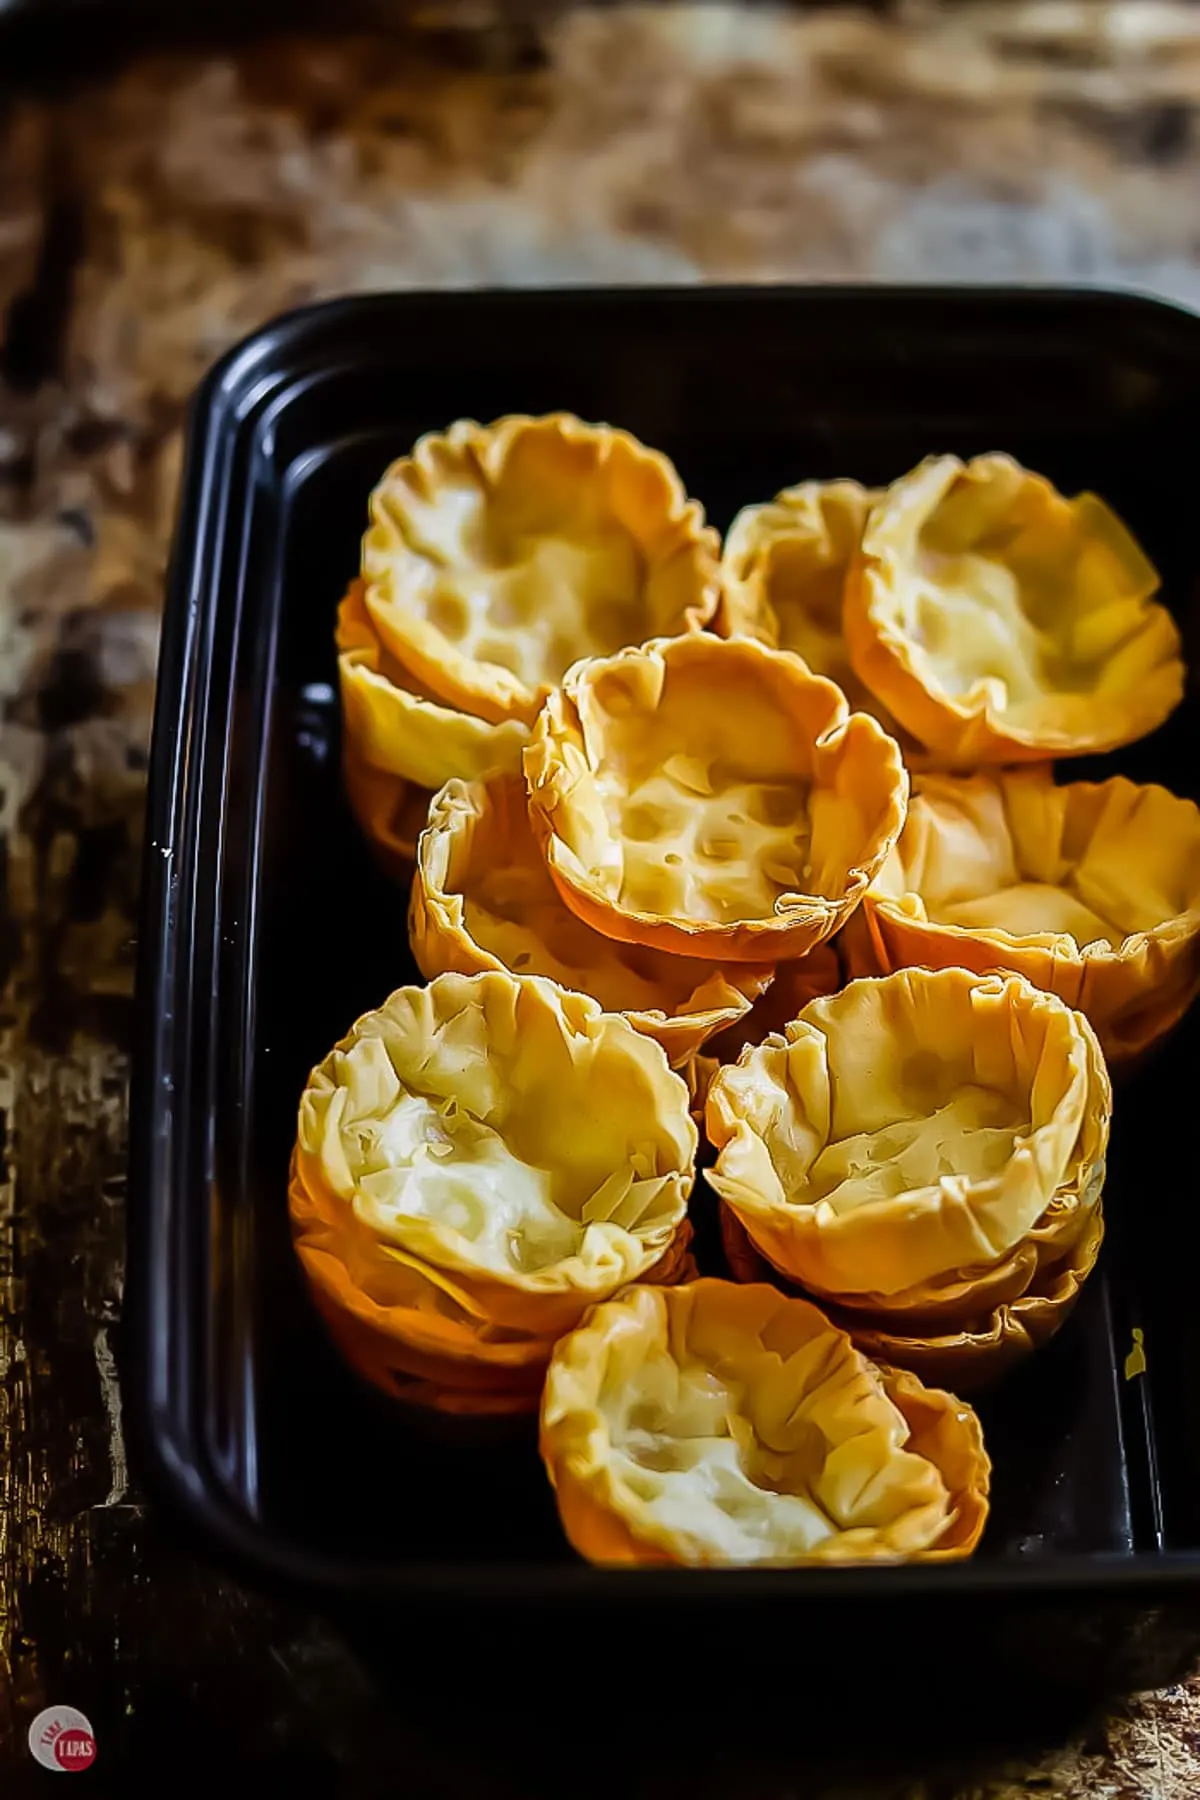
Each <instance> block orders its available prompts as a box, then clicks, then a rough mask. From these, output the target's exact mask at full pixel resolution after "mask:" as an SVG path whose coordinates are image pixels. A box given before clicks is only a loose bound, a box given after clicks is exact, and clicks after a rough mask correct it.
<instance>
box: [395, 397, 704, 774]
mask: <svg viewBox="0 0 1200 1800" xmlns="http://www.w3.org/2000/svg"><path fill="white" fill-rule="evenodd" d="M718 553H719V542H718V539H717V535H716V533H715V532H714V531H713V530H712V529H711V527H709V526H707V525H706V524H705V522H704V513H703V509H702V508H701V507H700V505H699V503H698V502H697V501H695V500H689V499H688V497H687V495H686V493H685V492H684V489H683V484H682V483H681V481H680V479H679V476H678V475H677V473H676V471H675V469H674V467H673V466H672V464H671V463H670V462H669V461H668V460H667V458H666V457H665V456H663V455H661V454H660V453H659V452H658V451H657V450H650V449H648V448H647V447H646V446H645V445H644V444H640V443H639V442H638V441H637V439H636V438H633V437H631V436H630V435H629V433H628V432H625V431H615V430H613V429H612V428H611V427H610V426H607V425H585V424H584V423H583V422H582V421H581V420H579V419H576V418H574V417H572V416H571V415H570V414H569V413H553V414H551V415H549V416H548V417H545V418H526V417H523V416H512V417H509V418H504V419H500V420H498V421H497V422H496V423H495V424H494V425H486V426H485V425H477V424H475V423H474V422H473V421H472V420H470V419H461V420H459V421H458V422H457V424H454V425H452V426H451V427H450V429H449V431H447V432H444V433H441V432H433V433H430V434H429V435H428V436H426V437H423V438H421V439H420V441H419V442H418V443H417V445H416V447H415V448H414V450H413V451H412V453H411V455H409V456H405V457H401V458H400V460H399V461H398V462H395V463H393V464H392V466H391V467H390V468H389V469H388V471H387V473H386V474H385V475H384V477H383V479H382V481H381V482H380V483H379V485H378V487H377V488H376V489H375V491H374V493H373V494H372V496H371V524H370V528H369V530H368V531H367V534H366V536H365V538H364V539H363V549H362V573H363V577H364V579H365V582H366V602H367V608H368V611H369V612H370V615H371V618H372V620H373V621H374V623H375V626H376V627H377V629H378V631H379V634H380V636H381V638H382V639H383V642H384V643H385V645H386V646H387V648H388V649H389V650H390V651H391V653H392V654H393V655H394V656H395V657H396V658H397V659H398V660H399V661H400V662H401V663H402V664H403V666H404V667H405V668H406V669H410V670H412V671H413V673H414V674H415V675H416V676H417V677H418V678H419V679H420V680H421V681H424V682H426V683H428V685H429V687H430V688H431V689H432V690H433V691H434V692H435V693H437V694H438V695H440V696H441V697H442V699H443V700H444V701H446V702H447V703H448V704H450V705H452V706H459V707H462V708H464V709H465V710H466V711H468V712H471V713H475V714H478V715H479V716H480V717H481V718H484V719H491V720H493V721H502V720H505V719H517V720H523V721H524V722H525V723H526V724H531V723H532V722H533V720H534V718H535V717H536V715H537V711H538V708H539V707H540V706H541V704H542V701H543V700H544V699H545V698H546V696H547V695H548V694H549V693H550V692H551V690H552V689H553V688H554V687H556V686H557V685H558V683H559V682H560V681H561V679H562V677H563V675H564V674H565V673H566V671H567V669H568V668H569V667H570V666H571V664H572V663H574V662H576V661H578V659H579V658H580V657H582V656H607V655H609V654H610V653H611V652H612V651H614V650H618V649H620V648H621V647H622V646H623V645H625V644H640V643H641V642H642V641H643V640H644V639H646V638H650V637H667V636H671V635H673V634H674V633H676V632H682V631H688V630H691V629H695V628H699V627H700V626H703V625H704V624H706V623H707V622H708V620H709V619H710V618H711V617H712V614H713V611H714V609H715V607H716V604H717V600H718V597H719V592H720V578H719V564H718ZM465 772H466V771H463V770H458V771H456V773H459V774H463V773H465Z"/></svg>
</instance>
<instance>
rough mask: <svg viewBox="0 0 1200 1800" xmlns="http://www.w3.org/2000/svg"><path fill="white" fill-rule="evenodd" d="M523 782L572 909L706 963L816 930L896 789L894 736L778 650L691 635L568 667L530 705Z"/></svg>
mask: <svg viewBox="0 0 1200 1800" xmlns="http://www.w3.org/2000/svg"><path fill="white" fill-rule="evenodd" d="M525 778H526V783H527V785H528V789H529V811H530V819H531V822H532V825H533V829H534V832H535V834H536V836H537V838H538V841H539V843H540V844H541V846H542V849H543V853H544V855H545V858H546V862H547V866H548V867H549V870H550V874H551V876H552V878H553V880H554V882H555V885H556V886H557V887H558V890H559V892H560V893H561V894H562V897H563V899H564V901H565V902H566V904H567V905H568V906H569V907H570V908H571V910H572V912H574V913H576V914H577V915H578V916H579V917H580V918H581V919H584V920H585V921H586V922H587V924H589V925H591V926H592V927H593V928H594V929H595V930H597V931H600V932H602V933H603V934H604V935H605V936H607V937H613V938H618V939H620V940H621V941H623V942H626V943H643V944H647V945H651V946H654V947H657V948H660V949H663V950H668V951H672V952H674V953H676V954H679V955H690V956H696V957H704V958H711V959H712V960H714V961H716V962H720V963H728V962H743V961H745V962H774V961H776V960H777V959H779V960H782V959H786V958H791V957H798V956H804V955H806V954H808V953H809V952H810V951H812V950H814V949H816V947H817V946H818V945H819V944H821V943H823V942H824V941H825V940H826V939H827V938H829V937H830V936H831V935H832V934H833V932H834V931H836V930H837V929H838V927H839V926H840V925H841V924H842V923H843V922H844V920H845V919H846V918H847V917H848V916H849V914H850V913H851V912H852V911H853V909H854V907H855V906H857V904H858V902H859V900H860V898H861V896H862V894H863V893H864V892H865V890H866V887H867V885H868V883H869V882H870V880H871V877H872V875H873V873H874V872H875V871H876V870H877V869H878V867H879V865H880V864H881V863H882V861H883V859H884V857H885V856H886V854H887V852H888V850H889V849H890V848H891V846H892V844H893V843H894V842H895V839H896V837H897V835H898V833H899V830H900V827H901V824H902V823H903V818H904V811H905V805H906V802H907V795H908V776H907V772H906V771H905V768H904V764H903V761H902V758H901V755H900V750H899V748H898V746H897V745H896V743H895V742H894V740H893V739H891V738H889V737H888V736H887V734H886V733H885V732H884V731H883V730H882V729H881V728H880V726H879V725H878V724H877V723H876V721H875V720H874V719H871V718H868V717H867V716H866V715H865V714H863V713H854V714H851V713H850V712H849V710H848V708H847V706H846V701H845V698H844V696H843V694H842V692H841V690H840V688H838V687H836V686H835V685H834V684H833V683H832V682H828V681H825V680H823V679H821V678H820V677H818V676H814V675H812V674H811V673H810V672H809V670H808V669H807V667H806V666H805V664H804V663H803V662H801V660H800V659H799V658H798V657H795V656H792V655H790V654H789V653H787V652H784V651H774V650H769V649H767V648H766V647H765V646H764V645H762V644H759V643H758V642H756V641H755V640H754V639H751V638H740V637H739V638H730V639H720V638H716V637H712V636H709V635H708V634H702V633H696V634H692V635H691V636H688V637H679V638H665V639H660V640H658V641H656V642H652V643H648V644H645V645H642V646H641V647H640V648H638V649H636V650H626V651H622V652H621V653H619V654H618V655H616V656H612V657H607V658H594V659H592V660H590V661H587V662H583V663H579V664H578V665H576V667H575V668H574V669H572V670H571V671H570V673H569V674H568V675H567V677H566V680H565V681H564V683H563V686H562V688H561V690H559V691H558V692H557V693H555V694H553V695H552V696H551V697H550V699H549V700H548V701H547V703H546V705H545V707H544V708H543V710H542V713H541V715H540V716H539V719H538V722H537V725H536V726H535V729H534V735H533V741H532V742H531V744H530V746H529V748H528V750H527V751H526V754H525ZM735 803H736V804H735ZM689 832H690V833H692V834H693V835H695V836H696V840H697V841H696V845H695V848H694V852H693V849H692V847H690V846H689V844H688V842H687V834H688V833H689ZM681 833H682V834H683V835H682V836H681V835H680V834H681ZM701 834H703V835H701ZM676 843H678V844H679V845H681V846H682V848H680V849H676V848H673V847H672V846H674V845H675V844H676ZM810 889H811V890H814V891H808V890H810Z"/></svg>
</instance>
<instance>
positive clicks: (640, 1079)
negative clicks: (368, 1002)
mask: <svg viewBox="0 0 1200 1800" xmlns="http://www.w3.org/2000/svg"><path fill="white" fill-rule="evenodd" d="M696 1141H697V1140H696V1128H695V1125H694V1123H693V1121H692V1118H691V1116H690V1113H689V1110H688V1093H687V1088H686V1087H685V1085H684V1083H683V1082H682V1081H681V1080H680V1079H679V1077H678V1076H676V1075H673V1074H672V1073H671V1071H670V1069H669V1068H668V1066H667V1061H666V1058H665V1056H664V1055H663V1053H662V1051H661V1050H660V1049H659V1047H658V1045H657V1044H654V1043H651V1041H650V1040H649V1039H648V1038H645V1037H642V1036H641V1035H640V1034H639V1033H638V1032H636V1031H634V1029H633V1027H632V1026H631V1025H629V1024H627V1023H626V1021H625V1020H624V1019H622V1018H620V1017H618V1016H617V1015H615V1014H611V1013H604V1012H602V1011H601V1009H600V1007H599V1005H598V1004H597V1003H596V1002H595V1001H594V1000H591V999H589V998H588V997H587V996H586V995H583V994H574V993H568V992H566V991H565V990H563V989H561V988H559V987H557V986H555V984H554V983H553V982H549V981H543V980H539V979H536V978H533V977H515V976H511V975H507V974H503V973H498V972H489V973H486V974H481V975H473V976H464V975H458V974H446V975H439V976H438V977H437V978H436V979H435V980H434V981H432V982H430V984H429V985H428V987H406V988H400V989H398V990H397V991H396V993H394V994H392V995H391V996H390V998H389V999H388V1000H386V1001H385V1002H384V1004H383V1006H381V1007H380V1008H379V1009H378V1011H376V1012H371V1013H367V1014H366V1015H365V1016H364V1017H363V1018H361V1019H360V1020H359V1021H358V1022H357V1024H356V1025H355V1026H354V1027H353V1028H352V1030H351V1031H350V1033H349V1035H348V1036H347V1037H346V1038H345V1039H343V1041H342V1042H341V1043H340V1044H339V1045H338V1046H337V1047H336V1048H335V1049H334V1050H333V1051H332V1052H331V1053H330V1055H329V1056H327V1057H326V1058H325V1060H324V1062H323V1063H321V1064H320V1065H319V1066H318V1067H317V1068H316V1069H314V1071H313V1073H312V1075H311V1076H310V1078H309V1082H308V1085H307V1087H306V1088H305V1091H304V1094H303V1097H302V1099H301V1102H300V1117H299V1134H298V1139H297V1145H296V1175H297V1179H298V1182H299V1184H300V1185H301V1186H302V1188H303V1189H304V1190H305V1191H306V1192H307V1193H308V1194H309V1195H310V1196H312V1197H313V1201H314V1204H315V1205H317V1204H323V1207H324V1210H325V1213H326V1215H327V1216H328V1217H329V1218H330V1219H331V1221H332V1228H333V1229H334V1231H335V1235H336V1236H337V1238H338V1241H339V1242H340V1241H341V1238H342V1236H343V1234H344V1235H345V1236H346V1237H347V1238H350V1237H352V1236H353V1235H354V1234H356V1233H357V1234H358V1235H357V1237H356V1238H355V1243H356V1245H357V1248H356V1251H355V1255H354V1257H353V1258H351V1257H350V1256H349V1255H347V1257H346V1258H345V1259H344V1260H346V1262H347V1266H348V1267H350V1268H352V1269H353V1268H361V1265H362V1263H363V1262H364V1261H366V1262H368V1263H369V1262H370V1261H371V1259H372V1258H374V1259H376V1260H377V1261H378V1263H379V1264H380V1265H381V1266H382V1265H387V1266H388V1270H389V1275H390V1274H391V1273H392V1265H397V1266H398V1265H399V1264H400V1263H401V1262H402V1261H407V1262H408V1263H410V1264H411V1263H415V1264H417V1265H418V1266H419V1269H420V1271H421V1273H422V1274H423V1275H425V1276H426V1277H427V1279H429V1280H431V1281H433V1282H434V1283H435V1284H436V1285H437V1286H438V1287H439V1288H440V1289H441V1290H442V1291H444V1292H447V1293H450V1292H451V1291H453V1296H454V1298H455V1299H456V1301H457V1302H458V1304H460V1305H462V1306H467V1305H468V1304H469V1306H470V1307H471V1308H472V1309H474V1312H475V1313H476V1314H477V1315H478V1316H481V1317H486V1318H487V1319H488V1320H490V1321H491V1323H492V1324H493V1325H495V1326H497V1327H500V1328H503V1329H504V1330H506V1331H515V1332H518V1333H522V1334H527V1335H532V1336H535V1337H538V1338H543V1339H544V1338H548V1337H553V1336H554V1335H556V1334H557V1333H558V1332H561V1331H564V1330H567V1329H569V1328H570V1327H571V1326H572V1325H574V1324H575V1323H576V1322H577V1321H578V1319H579V1317H580V1315H581V1314H582V1312H583V1311H584V1309H585V1308H586V1307H587V1306H588V1305H590V1304H591V1303H592V1302H593V1301H594V1300H597V1299H602V1298H604V1297H606V1296H607V1295H608V1294H610V1293H612V1292H613V1291H614V1290H615V1289H616V1288H618V1287H621V1286H623V1285H624V1283H626V1282H628V1281H636V1280H639V1279H641V1278H642V1277H643V1276H644V1275H646V1274H647V1273H648V1272H649V1271H650V1270H651V1269H652V1268H653V1267H654V1265H655V1264H656V1263H658V1262H659V1260H660V1259H661V1258H662V1257H663V1255H664V1254H665V1253H666V1252H667V1251H668V1249H670V1248H671V1246H672V1244H673V1242H674V1241H675V1239H676V1236H677V1233H678V1231H679V1227H680V1225H681V1224H682V1222H683V1219H684V1215H685V1212H686V1208H687V1200H688V1194H689V1192H690V1190H691V1184H692V1179H693V1171H694V1163H695V1153H696ZM405 1279H406V1280H407V1278H405ZM355 1285H357V1286H359V1287H361V1286H362V1280H361V1274H360V1275H359V1277H358V1279H357V1281H356V1284H355ZM388 1291H389V1292H390V1290H388Z"/></svg>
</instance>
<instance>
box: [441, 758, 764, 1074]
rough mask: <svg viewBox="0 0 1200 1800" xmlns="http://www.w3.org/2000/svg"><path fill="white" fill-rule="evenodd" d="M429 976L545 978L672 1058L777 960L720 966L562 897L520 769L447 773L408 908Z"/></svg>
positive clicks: (691, 1046)
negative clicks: (676, 952) (503, 972)
mask: <svg viewBox="0 0 1200 1800" xmlns="http://www.w3.org/2000/svg"><path fill="white" fill-rule="evenodd" d="M409 935H410V938H411V941H412V949H413V955H414V956H415V957H416V959H417V964H418V966H419V968H420V970H421V973H422V974H423V975H426V976H430V975H439V974H441V973H442V972H443V970H445V969H457V970H459V971H460V973H462V974H468V975H470V974H474V973H475V972H476V971H477V970H481V969H508V970H511V971H512V972H513V973H519V974H524V975H544V976H547V977H549V978H550V979H551V980H553V981H557V982H559V983H560V984H561V985H562V986H563V987H567V988H574V989H577V990H578V991H579V992H581V993H586V994H590V995H591V996H592V997H593V999H595V1000H598V1001H599V1002H600V1004H601V1006H602V1007H603V1008H604V1009H605V1011H606V1012H620V1013H623V1014H624V1015H625V1017H626V1018H627V1019H628V1020H629V1022H630V1024H631V1025H632V1026H634V1028H635V1029H636V1030H638V1031H640V1032H643V1033H644V1034H645V1035H646V1036H647V1037H651V1038H653V1039H654V1040H655V1042H656V1043H659V1044H661V1045H662V1047H663V1049H664V1050H665V1051H666V1053H667V1057H668V1060H669V1061H670V1062H671V1063H672V1064H673V1065H678V1064H680V1063H683V1062H685V1061H686V1060H687V1059H688V1058H689V1057H690V1056H691V1055H692V1054H693V1052H695V1051H696V1050H698V1049H699V1048H700V1046H701V1045H702V1044H703V1043H704V1042H705V1040H706V1039H707V1038H709V1037H711V1036H712V1034H713V1033H714V1032H715V1031H719V1030H721V1029H722V1027H725V1026H730V1025H732V1024H733V1022H734V1021H735V1020H737V1019H740V1018H742V1017H743V1016H744V1015H745V1014H747V1013H748V1012H749V1010H750V1007H751V1004H752V1002H753V1001H754V1000H755V999H756V997H757V996H758V995H759V994H761V993H762V992H763V990H764V989H765V988H766V987H767V985H768V983H769V982H770V980H771V974H772V971H771V969H770V968H769V967H766V968H762V967H756V966H755V965H753V964H747V963H742V964H734V965H733V966H732V967H730V968H727V969H722V968H718V967H715V966H714V965H713V964H712V963H706V962H702V961H699V960H697V959H693V958H692V957H686V956H672V955H670V954H669V953H667V952H665V951H661V950H651V949H647V948H646V947H645V946H644V945H641V944H622V943H618V942H617V941H616V940H615V939H612V938H606V937H603V936H601V934H600V933H599V932H598V931H593V930H592V929H591V927H590V926H589V925H585V924H584V922H583V920H582V919H578V918H576V916H575V914H574V913H573V912H571V910H570V908H569V907H567V906H565V905H564V904H563V901H562V899H561V897H560V895H559V892H558V889H557V888H556V887H555V885H554V883H553V882H552V881H551V879H550V876H549V874H548V872H547V869H546V865H545V862H544V860H543V858H542V855H541V852H540V850H539V849H538V846H537V843H536V840H535V838H534V835H533V831H532V829H531V827H530V823H529V811H528V807H527V805H526V800H525V783H524V781H523V780H522V779H521V778H520V776H517V775H494V776H492V777H490V778H489V779H488V780H487V781H483V782H462V781H451V782H447V784H446V786H445V787H444V788H443V789H442V791H441V793H440V794H438V796H437V798H436V799H435V800H434V802H433V806H432V809H431V811H430V815H429V829H428V830H427V831H426V833H425V835H424V837H423V838H422V840H421V849H420V854H419V857H418V859H417V866H416V871H415V874H414V878H413V886H412V898H411V904H410V909H409Z"/></svg>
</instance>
